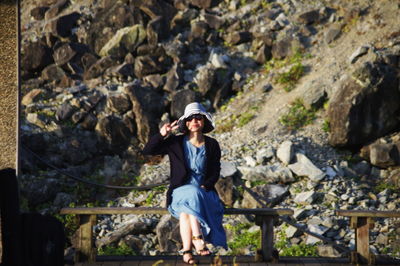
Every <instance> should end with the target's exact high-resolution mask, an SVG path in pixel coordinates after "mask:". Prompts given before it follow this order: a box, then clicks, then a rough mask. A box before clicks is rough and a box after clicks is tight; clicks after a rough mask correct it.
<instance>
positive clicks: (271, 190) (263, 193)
mask: <svg viewBox="0 0 400 266" xmlns="http://www.w3.org/2000/svg"><path fill="white" fill-rule="evenodd" d="M252 190H253V191H254V192H255V193H256V194H257V195H258V200H259V201H260V202H262V203H263V204H265V205H267V206H268V207H273V206H274V205H276V204H278V203H279V202H280V201H281V200H282V199H283V198H284V197H285V196H286V195H287V194H288V187H285V186H281V185H273V184H271V185H260V186H256V187H253V188H252ZM260 202H258V201H257V200H256V199H255V198H254V197H253V196H252V195H251V194H250V193H248V192H247V191H245V192H244V194H243V200H242V206H241V207H242V208H262V207H263V206H262V205H261V204H260Z"/></svg>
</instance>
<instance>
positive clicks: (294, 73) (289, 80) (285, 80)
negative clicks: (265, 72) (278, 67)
mask: <svg viewBox="0 0 400 266" xmlns="http://www.w3.org/2000/svg"><path fill="white" fill-rule="evenodd" d="M303 74H304V66H303V64H302V63H296V64H294V65H293V66H291V67H290V69H289V71H287V72H284V73H280V74H278V76H277V78H276V81H277V83H278V84H282V85H285V87H284V90H285V91H286V92H289V91H291V90H293V89H294V87H295V85H296V83H297V81H298V80H299V79H300V78H301V77H302V76H303Z"/></svg>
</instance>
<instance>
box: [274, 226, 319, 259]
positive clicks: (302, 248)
mask: <svg viewBox="0 0 400 266" xmlns="http://www.w3.org/2000/svg"><path fill="white" fill-rule="evenodd" d="M286 228H287V226H282V227H281V230H280V231H279V232H278V234H277V238H278V241H276V243H275V247H276V248H277V249H278V250H279V255H280V256H294V257H318V252H317V245H310V244H304V243H300V244H295V245H293V244H292V243H290V241H289V239H288V238H287V236H286V233H285V231H286Z"/></svg>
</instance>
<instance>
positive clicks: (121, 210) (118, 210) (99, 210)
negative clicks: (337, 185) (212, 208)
mask: <svg viewBox="0 0 400 266" xmlns="http://www.w3.org/2000/svg"><path fill="white" fill-rule="evenodd" d="M60 213H61V214H168V210H167V209H166V208H153V207H137V208H135V207H94V208H89V207H88V208H63V209H61V211H60ZM293 213H294V212H293V210H291V209H269V208H259V209H236V208H227V209H225V210H224V214H225V215H238V214H253V215H275V216H280V215H293Z"/></svg>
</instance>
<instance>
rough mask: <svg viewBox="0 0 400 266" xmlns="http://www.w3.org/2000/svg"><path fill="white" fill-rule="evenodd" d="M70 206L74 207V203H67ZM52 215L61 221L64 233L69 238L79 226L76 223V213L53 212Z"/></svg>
mask: <svg viewBox="0 0 400 266" xmlns="http://www.w3.org/2000/svg"><path fill="white" fill-rule="evenodd" d="M68 207H70V208H74V207H75V203H70V204H69V205H68ZM54 217H56V218H57V219H58V220H59V221H60V222H62V223H63V225H64V228H65V234H66V236H67V238H71V237H72V235H73V234H74V233H75V231H76V230H78V228H79V224H78V219H77V218H76V214H65V215H61V214H58V213H56V214H54Z"/></svg>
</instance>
